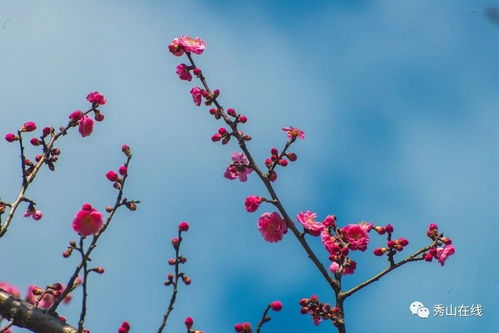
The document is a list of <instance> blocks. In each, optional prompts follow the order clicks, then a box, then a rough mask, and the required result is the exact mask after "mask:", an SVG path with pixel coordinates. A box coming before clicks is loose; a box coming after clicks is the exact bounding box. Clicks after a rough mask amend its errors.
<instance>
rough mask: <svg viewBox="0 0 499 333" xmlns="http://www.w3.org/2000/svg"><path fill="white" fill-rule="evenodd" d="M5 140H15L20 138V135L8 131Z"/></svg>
mask: <svg viewBox="0 0 499 333" xmlns="http://www.w3.org/2000/svg"><path fill="white" fill-rule="evenodd" d="M5 140H7V142H14V141H16V140H18V137H17V136H16V135H15V134H14V133H7V134H6V135H5Z"/></svg>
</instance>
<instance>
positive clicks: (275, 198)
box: [186, 52, 339, 291]
mask: <svg viewBox="0 0 499 333" xmlns="http://www.w3.org/2000/svg"><path fill="white" fill-rule="evenodd" d="M186 55H187V58H188V59H189V62H190V64H191V66H192V67H193V68H197V66H196V64H195V62H194V60H193V58H192V55H191V53H190V52H186ZM197 77H198V78H199V80H200V81H201V83H202V85H203V87H204V89H205V90H206V91H207V92H208V95H209V96H211V97H210V98H211V99H210V100H211V101H212V102H213V104H214V105H215V106H216V107H217V111H218V115H220V117H222V118H223V120H224V121H225V123H226V124H227V125H228V126H230V128H231V130H232V132H231V135H232V136H234V137H235V138H236V139H237V141H238V144H239V147H240V148H241V149H242V151H243V152H244V154H245V156H246V157H247V159H248V161H249V166H250V167H251V169H253V170H254V171H255V172H256V174H257V175H258V177H259V178H260V179H261V181H262V182H263V184H264V185H265V187H266V189H267V191H268V192H269V194H270V196H271V198H272V201H271V202H272V204H274V206H275V207H276V208H277V209H278V210H279V212H280V213H281V215H282V216H283V218H284V220H285V222H286V226H287V227H288V228H289V229H291V231H292V232H293V234H294V235H295V237H296V239H298V241H299V243H300V245H301V246H302V247H303V249H304V250H305V252H306V253H307V256H308V257H309V259H310V260H311V261H312V262H313V264H314V265H315V266H316V267H317V269H318V270H319V272H320V273H321V275H322V276H323V277H324V279H325V280H326V281H327V283H328V284H329V285H330V286H331V288H332V289H333V290H335V291H338V290H339V289H338V283H337V282H336V281H335V280H334V279H333V278H332V277H331V276H330V275H329V273H328V272H327V270H326V268H325V267H324V266H323V265H322V263H321V262H320V260H319V259H318V258H317V256H316V255H315V253H314V252H313V250H312V248H311V247H310V245H308V243H307V241H306V240H305V238H304V237H301V236H300V232H299V231H298V229H297V228H296V226H295V224H294V222H293V220H292V219H291V218H290V216H289V214H288V213H287V211H286V209H285V208H284V206H283V205H282V203H281V201H280V199H279V197H278V196H277V193H276V192H275V190H274V188H273V187H272V184H271V183H270V180H269V176H267V175H266V174H265V173H264V172H262V171H261V169H260V168H259V167H258V165H257V164H256V162H255V159H254V158H253V156H252V155H251V153H250V151H249V149H248V147H247V145H246V139H247V137H245V136H244V135H243V134H242V132H240V131H239V130H238V128H237V124H238V123H237V122H234V121H232V120H231V119H230V118H229V116H228V115H227V113H226V112H225V111H224V108H223V107H222V106H221V105H220V103H219V102H218V101H217V97H216V96H215V95H216V94H214V92H212V91H211V90H210V88H209V86H208V83H207V81H206V78H205V76H204V75H203V74H202V73H201V72H199V75H197ZM293 141H294V140H293ZM291 143H292V142H291V141H289V142H288V143H287V144H286V147H285V150H287V148H288V147H289V146H290V145H291ZM272 171H273V169H272ZM269 175H271V173H269Z"/></svg>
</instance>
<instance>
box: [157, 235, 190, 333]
mask: <svg viewBox="0 0 499 333" xmlns="http://www.w3.org/2000/svg"><path fill="white" fill-rule="evenodd" d="M178 240H179V242H178V246H176V247H175V276H174V279H173V281H172V284H173V290H172V295H171V297H170V303H169V304H168V308H167V309H166V312H165V314H164V315H163V320H162V321H161V325H160V326H159V328H158V331H157V333H161V332H163V329H164V328H165V326H166V322H167V320H168V317H169V316H170V313H171V312H172V311H173V306H174V305H175V301H176V299H177V292H178V280H179V279H180V278H181V276H182V274H181V273H179V268H180V260H181V258H180V244H182V232H181V231H180V230H179V231H178ZM188 331H189V329H188Z"/></svg>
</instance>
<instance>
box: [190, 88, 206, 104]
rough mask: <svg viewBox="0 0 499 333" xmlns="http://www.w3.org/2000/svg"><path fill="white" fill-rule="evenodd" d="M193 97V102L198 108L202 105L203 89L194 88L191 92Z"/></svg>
mask: <svg viewBox="0 0 499 333" xmlns="http://www.w3.org/2000/svg"><path fill="white" fill-rule="evenodd" d="M190 93H191V95H192V100H193V101H194V104H196V105H197V106H200V105H201V98H202V97H203V89H201V88H199V87H194V88H192V89H191V91H190Z"/></svg>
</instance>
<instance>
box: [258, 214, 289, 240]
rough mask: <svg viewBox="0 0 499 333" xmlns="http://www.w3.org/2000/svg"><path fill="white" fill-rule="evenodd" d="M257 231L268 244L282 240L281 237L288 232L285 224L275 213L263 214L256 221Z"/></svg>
mask: <svg viewBox="0 0 499 333" xmlns="http://www.w3.org/2000/svg"><path fill="white" fill-rule="evenodd" d="M258 230H259V231H260V232H261V233H262V236H263V238H264V239H265V240H266V241H267V242H270V243H276V242H279V241H280V240H282V236H283V235H284V234H285V233H286V232H288V227H287V226H286V222H285V221H284V220H283V219H282V217H281V216H280V215H279V214H278V213H276V212H273V213H263V214H262V216H260V219H259V220H258Z"/></svg>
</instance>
